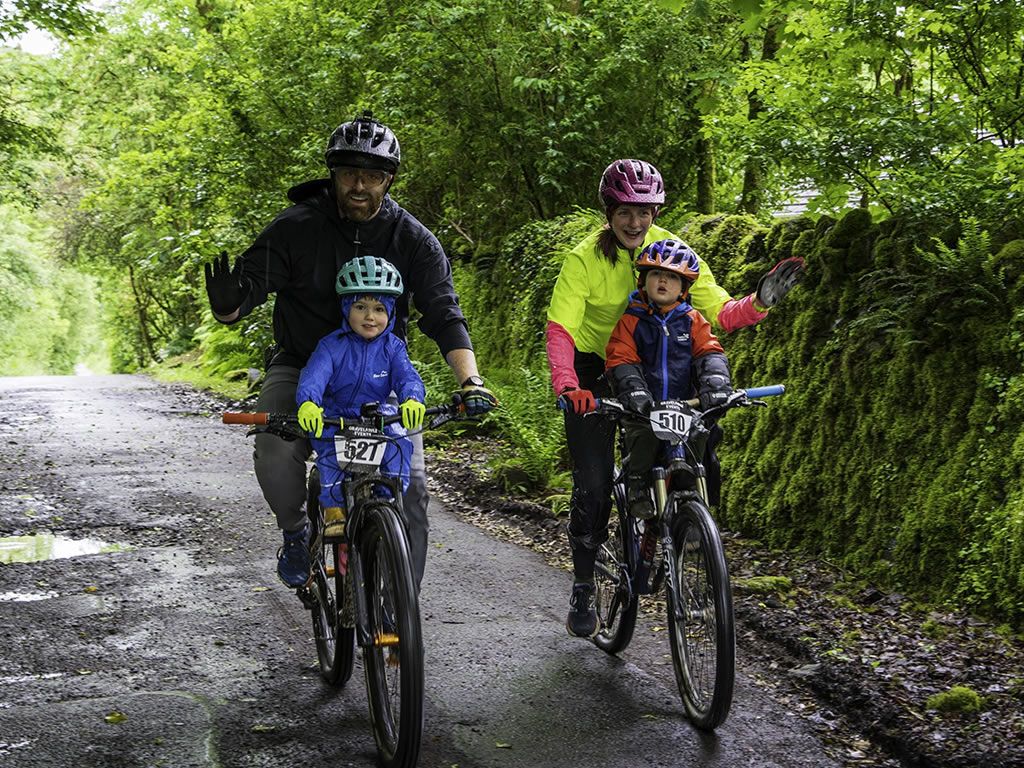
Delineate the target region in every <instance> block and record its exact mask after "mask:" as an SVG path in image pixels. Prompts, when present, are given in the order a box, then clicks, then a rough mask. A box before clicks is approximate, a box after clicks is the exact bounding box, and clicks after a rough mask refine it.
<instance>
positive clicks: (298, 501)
mask: <svg viewBox="0 0 1024 768" xmlns="http://www.w3.org/2000/svg"><path fill="white" fill-rule="evenodd" d="M326 161H327V167H328V168H329V169H330V172H331V176H330V178H329V179H316V180H313V181H308V182H305V183H303V184H299V185H297V186H295V187H292V188H291V189H290V190H288V198H289V199H290V200H291V201H292V202H293V203H294V205H292V206H291V207H290V208H287V209H286V210H284V211H283V212H282V213H280V214H279V215H278V216H277V218H275V219H274V220H273V221H272V222H271V223H270V225H269V226H268V227H267V228H266V229H264V230H263V232H262V233H260V235H259V237H257V238H256V241H255V242H254V243H253V244H252V245H251V246H250V247H249V248H248V249H247V250H246V251H245V252H244V253H243V254H242V255H241V256H240V257H239V258H238V259H237V260H236V261H235V264H234V267H231V266H230V265H229V263H228V257H227V254H226V253H224V254H221V256H220V258H219V259H215V260H214V261H213V262H212V263H210V264H207V265H206V290H207V293H208V295H209V297H210V307H211V309H212V310H213V314H214V317H216V318H217V320H219V321H220V322H222V323H234V322H237V321H238V320H239V319H241V318H242V317H245V316H246V315H247V314H249V312H251V311H252V309H253V308H254V307H256V306H258V305H260V304H262V303H263V302H265V301H266V300H267V297H268V296H269V294H271V293H276V294H277V298H276V301H275V304H274V340H275V342H276V351H275V354H274V356H273V358H272V359H271V361H270V364H269V367H268V369H267V376H266V379H265V380H264V383H263V388H262V390H261V391H260V396H259V400H258V402H257V404H256V409H257V410H259V411H271V412H276V413H286V412H295V410H296V404H295V389H296V385H297V384H298V378H299V372H300V370H301V369H302V367H303V366H304V365H305V364H306V360H307V359H308V358H309V356H310V354H312V352H313V349H314V348H315V347H316V344H317V342H319V341H320V339H321V338H323V336H325V335H326V334H328V333H330V332H331V331H334V330H335V329H337V328H338V327H340V326H341V307H340V304H339V302H338V297H337V294H336V293H335V288H334V284H335V277H336V276H337V274H338V270H339V269H340V267H341V265H342V264H344V263H345V262H347V261H349V260H351V259H354V258H356V257H358V256H365V255H370V256H379V257H381V258H383V259H386V260H387V261H390V262H391V263H392V264H394V265H395V266H396V267H397V268H398V271H399V272H400V273H401V275H402V281H403V283H404V285H405V293H404V294H403V295H402V296H401V297H400V298H399V299H398V302H397V304H396V307H395V314H396V321H395V328H394V333H395V334H397V335H398V336H399V337H400V338H403V339H404V338H405V335H406V327H407V324H408V319H409V300H410V297H411V299H412V302H413V303H414V305H415V306H416V308H417V310H419V313H420V318H419V320H418V321H417V322H418V324H419V327H420V330H422V331H423V332H424V333H425V334H426V335H428V336H429V337H430V338H432V339H433V340H434V341H435V342H436V343H437V346H438V348H439V349H440V351H441V354H442V355H443V356H444V358H445V360H446V361H447V362H448V365H449V366H450V367H451V369H452V372H453V373H454V374H455V380H456V381H457V382H458V383H459V384H460V386H461V387H462V399H463V402H464V403H465V405H466V410H467V412H468V413H470V414H471V415H478V414H482V413H486V412H487V411H489V410H490V409H491V408H493V407H494V406H495V405H496V404H497V401H496V400H495V398H494V395H493V394H492V393H491V392H490V391H489V390H488V389H486V388H485V387H484V385H483V379H481V378H480V374H479V371H478V370H477V366H476V357H475V356H474V354H473V345H472V343H471V342H470V338H469V331H468V328H467V325H466V320H465V318H464V317H463V315H462V310H461V308H460V307H459V301H458V297H457V296H456V295H455V289H454V286H453V285H452V271H451V265H450V264H449V262H448V257H447V256H446V255H445V252H444V249H443V248H442V247H441V244H440V243H439V242H438V240H437V238H436V237H435V236H434V235H433V234H432V233H431V232H430V230H428V229H427V228H426V227H425V226H423V224H421V223H420V222H419V221H418V220H417V219H416V218H415V217H413V216H412V215H411V214H409V213H408V212H407V211H405V210H404V209H403V208H402V207H401V206H399V205H398V204H397V203H395V201H394V200H392V199H391V197H389V196H388V194H387V192H388V190H389V189H390V187H391V184H392V182H393V181H394V178H395V173H396V172H397V170H398V166H399V164H400V162H401V153H400V149H399V145H398V139H397V138H396V137H395V134H394V133H393V132H392V131H391V129H389V128H388V127H387V126H385V125H383V124H381V123H379V122H377V121H376V120H374V119H373V117H372V115H370V113H369V112H366V113H364V114H363V116H362V117H359V118H357V119H355V120H353V121H351V122H348V123H343V124H342V125H341V126H339V127H338V129H337V130H336V131H334V133H333V134H332V135H331V138H330V141H329V142H328V146H327V152H326ZM412 439H413V443H414V448H415V450H414V453H413V463H412V477H411V481H410V484H409V490H408V491H407V492H406V494H405V497H404V500H403V501H404V508H405V513H406V521H407V525H408V530H409V538H410V545H411V550H412V558H413V566H414V569H415V573H416V581H417V584H418V583H419V581H420V579H421V578H422V576H423V569H424V566H425V563H426V553H427V529H428V523H427V502H428V495H427V487H426V473H425V470H424V465H423V440H422V437H421V436H420V435H414V436H413V437H412ZM309 454H310V446H309V442H308V441H307V440H295V441H287V440H284V439H282V438H280V437H277V436H275V435H272V434H269V433H261V434H258V435H256V445H255V451H254V454H253V455H254V464H255V469H256V478H257V480H258V481H259V483H260V488H261V489H262V490H263V496H264V498H266V500H267V503H268V504H269V505H270V508H271V510H273V512H274V515H275V516H276V517H277V524H278V527H280V528H281V530H282V531H283V532H284V546H283V547H282V548H281V551H280V553H279V556H278V575H279V576H280V577H281V579H282V581H284V582H285V584H287V585H288V586H290V587H299V586H302V585H303V584H305V582H306V580H307V578H308V572H309V561H308V553H307V551H306V535H307V532H306V520H305V514H304V511H303V502H304V501H305V495H306V491H305V477H306V474H305V473H306V459H307V458H308V457H309Z"/></svg>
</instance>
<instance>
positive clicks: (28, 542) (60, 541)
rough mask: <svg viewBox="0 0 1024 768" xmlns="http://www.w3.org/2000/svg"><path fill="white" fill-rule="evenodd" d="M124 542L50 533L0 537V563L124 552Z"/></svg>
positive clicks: (32, 561)
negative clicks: (112, 542) (114, 542)
mask: <svg viewBox="0 0 1024 768" xmlns="http://www.w3.org/2000/svg"><path fill="white" fill-rule="evenodd" d="M127 549H129V547H128V546H127V545H126V544H110V543H108V542H106V541H100V540H99V539H70V538H67V537H66V536H56V535H54V534H52V533H37V534H35V535H33V536H7V537H5V538H0V563H3V564H7V563H37V562H40V561H42V560H57V559H59V558H62V557H78V556H80V555H96V554H104V553H107V552H123V551H125V550H127Z"/></svg>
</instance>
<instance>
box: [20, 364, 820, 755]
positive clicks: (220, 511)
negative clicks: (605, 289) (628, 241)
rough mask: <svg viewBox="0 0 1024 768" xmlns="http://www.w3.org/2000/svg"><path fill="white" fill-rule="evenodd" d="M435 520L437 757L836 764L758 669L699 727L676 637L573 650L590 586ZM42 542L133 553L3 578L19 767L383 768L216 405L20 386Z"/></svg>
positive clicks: (241, 446) (432, 601)
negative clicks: (725, 710) (573, 623)
mask: <svg viewBox="0 0 1024 768" xmlns="http://www.w3.org/2000/svg"><path fill="white" fill-rule="evenodd" d="M431 512H432V517H431V523H432V530H431V548H430V553H429V556H428V561H427V575H426V578H425V580H424V585H423V594H422V598H421V600H422V614H423V621H424V633H425V646H426V669H427V673H426V678H427V679H426V696H427V701H426V722H425V728H424V741H423V749H422V753H421V759H420V765H422V766H430V767H432V768H433V767H437V768H453V767H454V766H458V767H459V768H488V767H490V766H509V767H511V768H517V767H519V766H524V767H525V766H556V765H557V766H561V767H563V768H575V767H576V766H587V767H588V768H589V767H590V766H602V768H620V767H621V768H626V767H630V768H631V767H632V766H686V767H687V768H702V767H704V766H723V767H724V766H729V767H730V768H738V767H741V766H751V767H753V766H765V767H768V766H786V767H792V766H814V767H815V768H820V767H822V766H833V765H838V763H836V762H835V761H834V760H833V759H832V758H831V757H830V756H829V754H828V752H827V750H826V748H825V747H824V746H823V745H822V744H821V743H819V742H818V740H817V739H816V737H815V736H814V734H813V733H811V732H809V731H808V729H807V726H806V724H805V722H804V721H803V720H802V719H800V718H799V717H798V716H796V715H795V714H794V713H792V712H789V711H787V708H786V706H785V705H784V704H781V703H780V702H778V701H773V700H772V699H771V698H770V697H769V695H768V694H766V693H765V692H764V690H763V689H762V688H759V687H757V686H755V685H754V684H753V683H752V682H751V681H750V679H748V678H747V677H745V676H740V677H739V678H738V680H737V691H736V697H735V700H734V704H733V709H732V714H731V715H730V718H729V720H728V721H727V722H726V723H725V725H724V726H722V727H721V728H720V729H719V730H718V732H717V733H716V734H715V735H712V736H709V735H705V734H701V733H700V732H698V731H696V730H694V729H692V728H691V727H690V726H689V725H688V724H687V722H686V720H685V719H684V718H683V716H682V714H681V705H680V702H679V698H678V693H677V691H676V688H675V682H674V677H673V672H672V666H671V659H670V656H669V650H668V638H667V637H666V636H665V635H664V633H658V632H644V631H640V630H638V632H637V637H636V638H635V639H634V641H633V643H632V645H631V646H630V648H629V649H627V651H626V652H625V653H624V654H623V655H622V657H621V658H612V657H609V656H606V655H605V654H603V653H602V652H600V651H598V650H597V649H596V648H595V647H594V646H593V645H591V644H589V643H587V642H584V641H580V640H574V639H572V638H570V637H568V636H567V635H566V634H565V631H564V629H563V626H562V624H563V621H564V616H565V610H566V601H567V597H568V586H569V576H568V574H566V573H564V572H562V571H558V570H556V569H554V568H552V567H550V566H548V565H547V564H545V563H544V562H543V560H542V559H541V558H540V557H539V556H538V555H536V554H534V553H532V552H530V551H528V550H525V549H521V548H519V547H517V546H515V545H512V544H508V543H504V542H499V541H496V540H494V539H492V538H489V537H488V536H487V535H485V534H484V533H482V532H481V531H479V530H478V529H476V528H474V527H472V526H470V525H468V524H466V523H464V522H461V521H460V520H458V519H457V518H456V517H455V516H454V515H453V514H452V513H451V512H450V511H448V510H445V509H444V508H442V507H441V506H440V505H438V504H432V510H431ZM41 532H52V533H55V534H58V535H60V536H64V537H68V538H72V539H94V540H97V541H102V542H106V543H108V544H115V545H123V546H125V547H126V548H124V549H122V550H121V551H115V552H106V553H96V554H87V555H80V556H76V557H71V558H60V559H47V560H42V561H39V562H30V563H12V564H6V565H0V649H2V650H0V766H18V767H19V768H21V767H22V766H26V767H27V766H72V765H74V766H77V767H79V768H90V767H91V766H97V767H98V766H181V767H182V768H191V767H192V766H238V767H240V768H241V767H242V766H245V767H251V766H284V767H288V766H306V765H317V764H319V765H326V764H328V763H329V764H330V765H332V766H371V765H373V764H374V745H373V737H372V734H371V732H370V725H369V718H368V713H367V708H366V696H365V692H364V690H363V684H362V672H361V667H360V666H359V663H358V662H357V668H356V671H355V673H354V675H353V678H352V680H351V681H350V682H349V684H348V686H347V687H346V688H345V689H343V690H341V691H335V690H333V689H330V688H328V687H327V686H325V685H323V684H322V683H321V681H320V678H319V674H318V672H317V669H316V666H315V661H316V652H315V648H314V646H313V643H312V640H311V635H312V632H311V628H310V622H309V616H308V614H307V613H306V612H305V611H303V609H302V607H301V605H300V604H299V603H298V601H297V600H296V599H295V598H294V596H293V595H292V594H291V593H290V592H289V590H288V589H286V588H285V587H284V586H283V585H281V584H280V583H279V582H277V579H276V577H275V575H274V564H275V552H276V549H277V546H278V544H279V534H278V532H277V530H276V528H275V526H274V524H273V518H272V516H271V514H270V512H269V510H268V509H267V508H266V506H265V504H264V503H263V500H262V497H261V496H260V493H259V489H258V487H257V485H256V480H255V477H254V476H253V474H252V467H251V440H250V439H247V438H246V437H245V436H244V428H240V427H228V426H224V425H222V424H220V422H219V417H218V415H217V414H215V413H212V412H211V407H210V405H209V403H208V401H206V400H205V399H204V398H202V397H199V396H197V395H195V394H193V393H191V392H190V391H189V390H187V389H186V388H184V387H171V386H167V385H161V384H158V383H155V382H153V381H151V380H150V379H147V378H144V377H137V376H117V377H47V378H23V379H12V378H6V379H4V378H0V537H11V536H26V535H33V534H37V533H41ZM0 547H2V542H0ZM740 653H741V655H742V648H740ZM763 674H764V675H766V676H767V675H770V674H773V673H769V672H767V671H764V672H763Z"/></svg>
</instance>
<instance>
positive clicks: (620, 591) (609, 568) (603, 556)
mask: <svg viewBox="0 0 1024 768" xmlns="http://www.w3.org/2000/svg"><path fill="white" fill-rule="evenodd" d="M614 491H615V509H616V512H617V515H618V520H619V521H618V524H617V525H614V526H612V530H611V531H609V535H608V541H606V542H605V543H604V544H602V545H601V548H600V549H599V550H598V551H597V562H596V563H595V564H594V582H595V586H596V590H595V594H594V604H595V608H596V609H597V618H598V621H600V626H601V629H600V630H599V631H598V633H597V635H595V636H594V645H596V646H597V647H598V648H600V649H601V650H602V651H604V652H605V653H609V654H615V653H619V652H620V651H622V650H625V648H626V646H627V645H629V641H630V640H632V639H633V630H634V628H635V627H636V613H637V607H638V602H639V598H638V596H637V593H636V591H635V590H634V588H633V583H632V574H633V572H634V570H635V568H636V560H637V556H638V544H637V541H638V535H637V523H636V520H635V519H634V518H633V517H632V516H631V515H629V514H627V513H626V491H625V486H624V485H623V484H622V483H616V485H615V489H614Z"/></svg>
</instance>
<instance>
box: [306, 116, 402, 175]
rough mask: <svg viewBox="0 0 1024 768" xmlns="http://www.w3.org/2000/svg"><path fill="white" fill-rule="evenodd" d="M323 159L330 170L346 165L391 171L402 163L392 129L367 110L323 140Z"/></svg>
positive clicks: (400, 153) (395, 169)
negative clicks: (325, 141) (324, 146)
mask: <svg viewBox="0 0 1024 768" xmlns="http://www.w3.org/2000/svg"><path fill="white" fill-rule="evenodd" d="M324 159H325V160H326V161H327V167H328V168H331V169H334V168H336V167H337V166H339V165H350V166H353V167H355V168H372V169H375V170H379V171H387V172H388V173H394V172H395V171H397V170H398V165H399V163H401V162H402V152H401V150H400V149H399V147H398V139H397V138H396V137H395V134H394V132H393V131H392V130H391V129H390V128H388V127H387V126H386V125H384V124H383V123H379V122H377V121H376V120H374V119H373V115H372V114H371V113H370V112H369V110H367V111H366V112H363V116H362V117H357V118H356V119H355V120H352V121H351V122H348V123H342V124H341V125H339V126H338V128H337V129H336V130H335V131H334V133H332V134H331V140H330V141H329V142H327V152H326V153H325V155H324Z"/></svg>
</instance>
